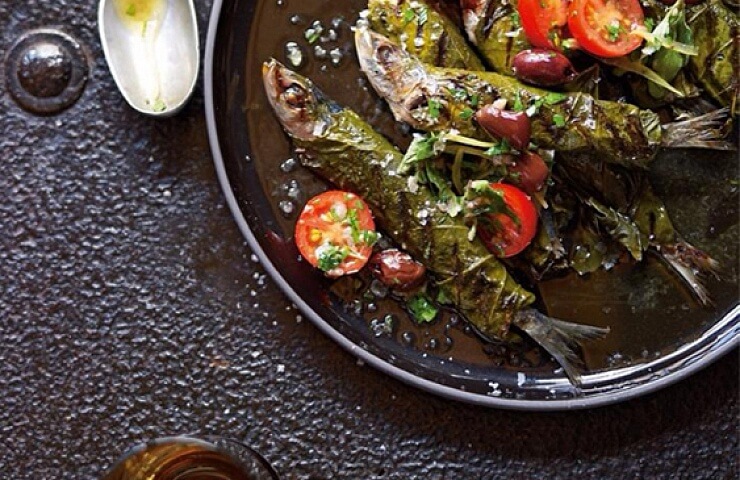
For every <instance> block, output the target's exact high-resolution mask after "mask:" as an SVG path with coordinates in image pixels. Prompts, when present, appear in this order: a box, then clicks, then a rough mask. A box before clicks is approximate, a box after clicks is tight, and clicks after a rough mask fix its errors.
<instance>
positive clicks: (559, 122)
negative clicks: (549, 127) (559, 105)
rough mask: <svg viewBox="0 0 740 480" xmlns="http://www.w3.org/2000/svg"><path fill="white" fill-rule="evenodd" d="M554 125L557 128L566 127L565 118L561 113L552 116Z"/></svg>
mask: <svg viewBox="0 0 740 480" xmlns="http://www.w3.org/2000/svg"><path fill="white" fill-rule="evenodd" d="M552 123H553V124H555V126H556V127H564V126H565V117H564V116H562V115H561V114H559V113H556V114H555V115H553V116H552Z"/></svg>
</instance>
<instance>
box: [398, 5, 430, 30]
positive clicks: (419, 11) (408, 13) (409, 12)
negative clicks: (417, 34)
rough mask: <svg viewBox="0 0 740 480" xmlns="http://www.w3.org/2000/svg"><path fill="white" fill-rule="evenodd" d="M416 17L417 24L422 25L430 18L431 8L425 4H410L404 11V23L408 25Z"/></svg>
mask: <svg viewBox="0 0 740 480" xmlns="http://www.w3.org/2000/svg"><path fill="white" fill-rule="evenodd" d="M414 18H416V24H417V25H419V26H420V27H421V26H422V25H424V24H425V23H427V20H429V10H428V8H427V7H426V6H425V5H414V6H408V7H406V9H405V10H404V11H403V23H404V25H408V24H409V23H411V22H412V21H413V20H414Z"/></svg>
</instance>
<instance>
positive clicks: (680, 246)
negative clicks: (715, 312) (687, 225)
mask: <svg viewBox="0 0 740 480" xmlns="http://www.w3.org/2000/svg"><path fill="white" fill-rule="evenodd" d="M657 251H658V254H659V255H660V258H661V259H662V260H664V261H665V262H666V263H667V264H668V266H669V267H671V269H672V270H673V271H675V272H676V273H677V274H678V276H679V277H681V280H683V281H684V283H686V285H688V287H689V289H690V290H691V292H692V293H693V294H694V296H696V298H697V299H698V300H699V301H700V302H701V303H702V305H705V306H711V305H713V302H712V299H711V297H710V296H709V292H708V291H707V289H706V287H705V286H704V284H703V283H702V276H704V275H711V276H713V277H715V278H719V274H720V265H719V262H717V261H716V260H714V259H713V258H712V257H710V256H709V255H707V254H706V253H705V252H703V251H701V250H699V249H698V248H696V247H694V246H693V245H691V244H689V243H687V242H684V241H679V242H676V243H675V244H672V245H660V246H659V247H658V248H657Z"/></svg>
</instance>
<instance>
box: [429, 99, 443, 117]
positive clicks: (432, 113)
mask: <svg viewBox="0 0 740 480" xmlns="http://www.w3.org/2000/svg"><path fill="white" fill-rule="evenodd" d="M441 107H442V105H441V104H440V103H439V101H437V100H435V99H433V98H430V99H429V102H428V103H427V108H428V112H429V118H431V119H433V120H436V119H438V118H439V110H440V108H441Z"/></svg>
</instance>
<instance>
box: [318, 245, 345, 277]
mask: <svg viewBox="0 0 740 480" xmlns="http://www.w3.org/2000/svg"><path fill="white" fill-rule="evenodd" d="M319 248H320V249H321V251H320V252H319V256H318V265H317V266H318V267H319V269H320V270H322V271H324V272H329V271H331V270H334V269H335V268H337V267H338V266H339V265H340V264H341V263H342V262H343V261H344V259H345V258H347V256H348V255H349V249H348V248H347V247H343V248H340V247H337V246H336V245H327V246H326V247H325V248H321V247H319Z"/></svg>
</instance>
